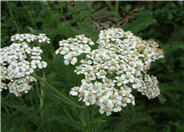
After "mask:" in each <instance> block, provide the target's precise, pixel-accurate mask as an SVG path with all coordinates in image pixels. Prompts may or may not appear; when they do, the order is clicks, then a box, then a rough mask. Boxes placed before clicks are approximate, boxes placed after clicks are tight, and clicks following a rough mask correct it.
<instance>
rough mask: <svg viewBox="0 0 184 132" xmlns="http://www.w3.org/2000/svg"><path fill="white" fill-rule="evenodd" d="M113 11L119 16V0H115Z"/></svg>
mask: <svg viewBox="0 0 184 132" xmlns="http://www.w3.org/2000/svg"><path fill="white" fill-rule="evenodd" d="M115 12H116V14H117V15H118V16H119V1H116V7H115Z"/></svg>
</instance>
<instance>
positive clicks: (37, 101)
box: [1, 1, 184, 132]
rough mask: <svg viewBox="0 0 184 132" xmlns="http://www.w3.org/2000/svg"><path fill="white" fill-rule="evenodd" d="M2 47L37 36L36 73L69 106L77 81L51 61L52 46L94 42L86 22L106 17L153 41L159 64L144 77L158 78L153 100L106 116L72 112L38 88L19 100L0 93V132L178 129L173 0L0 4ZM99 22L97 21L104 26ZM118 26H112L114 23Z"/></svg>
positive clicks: (182, 106) (180, 52) (180, 68)
mask: <svg viewBox="0 0 184 132" xmlns="http://www.w3.org/2000/svg"><path fill="white" fill-rule="evenodd" d="M1 5H2V17H1V19H2V24H1V26H2V28H1V30H2V36H1V38H2V39H1V42H2V47H4V46H8V45H9V44H10V36H11V35H13V34H15V33H34V34H37V33H45V34H47V36H48V37H49V38H50V39H51V44H50V45H48V46H45V47H44V49H43V50H44V55H43V59H44V60H45V61H46V62H48V67H47V68H46V69H44V70H43V72H42V71H41V72H39V73H38V74H39V75H40V76H41V77H43V78H44V80H46V81H47V82H48V83H49V84H50V85H52V86H54V87H56V88H57V89H58V90H59V91H61V92H62V93H63V94H64V95H66V96H68V97H69V98H70V99H71V100H73V101H74V102H76V103H78V104H79V105H81V106H83V105H84V104H83V103H81V102H78V101H77V98H75V97H72V96H69V91H70V88H71V87H73V86H76V85H80V80H81V79H82V78H83V76H78V75H76V74H74V72H73V69H74V67H73V66H71V65H70V66H65V65H64V64H63V58H62V56H60V55H55V53H54V51H55V49H56V48H58V42H59V41H60V40H63V39H66V38H69V37H74V36H75V35H76V34H81V33H82V34H85V35H86V36H87V37H90V38H92V39H93V40H96V39H97V38H98V30H97V29H96V28H95V27H94V24H93V23H94V21H95V20H100V19H103V18H104V19H106V18H105V17H108V18H111V19H112V18H113V20H112V21H113V23H121V21H122V20H126V19H127V21H126V22H124V23H121V24H120V25H116V24H113V26H115V27H116V26H118V27H122V28H124V29H125V30H130V31H132V32H133V33H135V34H136V35H138V36H140V37H143V38H144V39H155V40H156V41H157V42H159V46H160V47H161V48H162V49H164V52H165V58H164V59H161V60H158V61H156V62H154V63H153V64H152V66H151V69H150V71H149V72H150V74H153V75H155V76H156V77H158V80H159V82H160V84H159V87H160V89H161V95H160V96H159V98H157V99H153V100H148V99H147V98H146V97H144V96H141V95H140V94H138V93H136V105H135V106H128V107H126V108H125V109H123V110H122V111H121V112H120V113H114V114H113V115H111V116H109V117H106V116H105V115H101V114H99V112H98V108H96V106H90V107H85V108H84V109H82V110H81V109H78V108H76V107H72V106H70V105H68V104H66V103H65V102H63V101H61V100H60V98H59V97H58V96H54V95H53V94H52V93H51V92H49V90H47V87H46V86H45V85H42V84H41V83H40V82H38V83H35V84H34V85H33V87H34V88H33V89H32V90H31V91H30V92H29V93H28V94H26V95H24V96H22V97H15V96H14V95H12V94H9V93H8V92H7V91H3V92H2V95H1V103H2V131H3V132H43V131H44V132H61V131H64V132H103V131H104V132H132V131H136V132H148V131H149V132H183V131H184V101H183V100H184V96H183V95H184V83H183V80H184V43H183V42H184V21H183V18H184V5H183V4H182V3H181V2H180V3H179V2H109V1H108V2H46V1H45V2H24V1H21V2H2V3H1ZM104 21H105V20H104ZM119 21H120V22H119Z"/></svg>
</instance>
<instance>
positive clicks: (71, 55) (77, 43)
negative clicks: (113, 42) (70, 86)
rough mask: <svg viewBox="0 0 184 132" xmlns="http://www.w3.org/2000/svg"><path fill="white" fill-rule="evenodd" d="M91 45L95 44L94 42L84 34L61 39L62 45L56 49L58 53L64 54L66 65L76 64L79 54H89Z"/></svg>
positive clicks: (60, 43)
mask: <svg viewBox="0 0 184 132" xmlns="http://www.w3.org/2000/svg"><path fill="white" fill-rule="evenodd" d="M89 45H94V42H93V41H91V39H88V38H86V37H85V36H84V35H78V36H76V37H75V38H69V39H67V40H63V41H60V42H59V46H60V47H59V49H57V50H56V54H61V55H64V59H65V61H64V63H65V64H66V65H68V64H72V65H75V64H76V63H77V56H80V55H81V54H83V53H85V54H88V53H89V52H90V51H91V48H90V47H89Z"/></svg>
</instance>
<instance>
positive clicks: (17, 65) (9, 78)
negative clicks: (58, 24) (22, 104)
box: [0, 34, 49, 96]
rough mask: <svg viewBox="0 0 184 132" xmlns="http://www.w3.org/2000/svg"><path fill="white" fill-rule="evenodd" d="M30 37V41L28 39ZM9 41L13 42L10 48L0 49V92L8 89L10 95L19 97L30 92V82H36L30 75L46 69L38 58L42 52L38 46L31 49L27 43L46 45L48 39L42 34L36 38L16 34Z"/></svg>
mask: <svg viewBox="0 0 184 132" xmlns="http://www.w3.org/2000/svg"><path fill="white" fill-rule="evenodd" d="M31 37H32V39H30V38H31ZM14 38H15V39H14ZM43 38H44V40H43ZM11 40H12V41H14V42H13V43H12V44H11V45H10V46H7V47H3V48H1V49H0V54H1V55H0V64H1V66H0V69H1V76H0V79H1V85H0V91H2V89H9V92H10V93H14V94H15V95H16V96H20V95H21V94H22V93H27V92H28V91H29V90H30V88H31V86H30V83H31V82H33V81H36V79H35V78H33V77H31V76H30V75H31V73H33V72H34V71H35V70H36V69H42V68H45V67H47V63H46V62H45V61H42V58H41V56H40V55H41V53H42V52H43V51H42V49H41V48H40V47H38V46H35V47H31V43H28V42H32V41H35V40H38V42H39V43H44V42H46V43H48V42H49V39H48V38H47V37H46V36H45V35H44V34H40V35H38V36H36V35H32V34H16V35H14V36H13V37H12V38H11ZM30 40H31V41H30ZM18 41H19V42H18ZM20 41H21V42H20Z"/></svg>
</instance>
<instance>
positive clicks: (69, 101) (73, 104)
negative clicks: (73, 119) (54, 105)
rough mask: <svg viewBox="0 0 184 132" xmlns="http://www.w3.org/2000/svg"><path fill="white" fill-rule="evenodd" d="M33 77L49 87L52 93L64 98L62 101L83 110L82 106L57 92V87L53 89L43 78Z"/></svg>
mask: <svg viewBox="0 0 184 132" xmlns="http://www.w3.org/2000/svg"><path fill="white" fill-rule="evenodd" d="M32 76H33V77H35V78H36V79H37V80H39V81H40V82H42V83H43V84H44V85H45V86H47V87H49V90H51V91H52V92H54V93H56V94H57V95H58V96H59V97H61V98H62V100H63V101H64V102H65V103H67V104H69V105H72V106H76V107H78V108H80V109H83V107H82V106H80V105H78V104H76V103H75V102H73V101H72V100H71V99H69V98H68V97H66V96H65V95H64V94H62V93H61V92H60V91H59V90H57V89H56V88H55V87H53V86H52V85H50V84H48V83H47V82H46V81H45V80H43V79H42V78H40V77H38V76H37V75H32Z"/></svg>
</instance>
